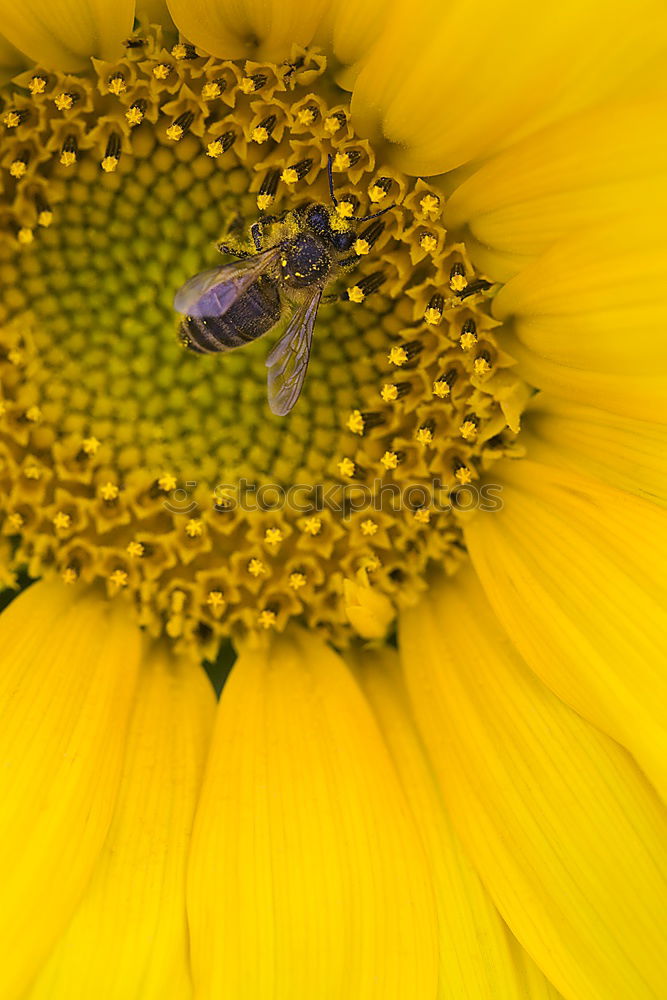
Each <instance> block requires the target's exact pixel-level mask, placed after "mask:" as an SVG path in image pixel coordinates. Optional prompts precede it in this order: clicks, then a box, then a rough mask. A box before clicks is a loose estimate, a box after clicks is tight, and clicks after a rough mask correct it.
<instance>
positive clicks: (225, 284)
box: [174, 156, 394, 417]
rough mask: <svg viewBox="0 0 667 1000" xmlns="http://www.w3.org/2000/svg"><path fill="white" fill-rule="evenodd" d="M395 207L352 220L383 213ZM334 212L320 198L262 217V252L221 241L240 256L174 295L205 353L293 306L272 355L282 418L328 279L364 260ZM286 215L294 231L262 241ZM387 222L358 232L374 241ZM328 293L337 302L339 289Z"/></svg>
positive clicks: (271, 379)
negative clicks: (268, 242)
mask: <svg viewBox="0 0 667 1000" xmlns="http://www.w3.org/2000/svg"><path fill="white" fill-rule="evenodd" d="M327 173H328V178H329V192H330V194H331V200H332V203H333V206H334V208H335V206H336V205H337V204H338V201H337V199H336V196H335V193H334V185H333V174H332V157H331V156H329V161H328V168H327ZM393 207H394V206H393V205H388V206H387V208H384V209H382V210H381V211H380V212H375V213H373V214H372V215H366V216H364V217H363V218H356V217H354V216H353V217H351V218H350V219H349V220H347V221H349V222H352V223H354V222H357V223H358V222H367V221H369V220H371V219H377V218H378V217H379V216H381V215H384V214H385V212H388V211H389V210H390V209H391V208H393ZM332 216H333V212H332V210H331V209H330V208H328V207H327V206H326V205H323V204H321V203H318V202H311V203H309V204H306V205H302V206H299V207H298V208H297V209H295V210H294V211H292V212H289V213H285V215H284V216H280V217H276V216H263V217H262V218H261V219H260V220H259V221H257V222H255V223H254V224H253V225H252V227H251V229H250V234H251V236H252V239H253V242H254V244H255V250H256V252H255V253H250V252H248V251H246V250H239V249H234V248H232V247H230V246H228V245H226V244H219V245H218V249H219V250H220V251H221V252H222V253H229V254H233V255H235V256H236V257H238V258H240V259H239V260H236V261H233V262H232V263H230V264H225V265H223V266H222V267H215V268H212V269H210V270H208V271H202V272H201V273H199V274H196V275H195V276H194V277H193V278H190V280H189V281H186V283H185V284H184V285H183V286H182V288H180V289H179V291H178V292H177V293H176V296H175V298H174V309H175V310H176V312H179V313H182V314H183V315H184V317H185V318H184V319H183V321H182V323H181V326H180V336H181V340H182V341H183V343H184V344H185V345H186V347H188V348H189V349H190V350H191V351H195V352H197V353H199V354H213V353H216V352H222V351H232V350H235V349H236V348H238V347H243V346H245V345H246V344H249V343H251V342H252V341H254V340H257V339H258V338H259V337H263V336H264V335H265V334H267V333H269V331H270V330H272V329H273V328H274V327H275V326H276V325H277V324H278V322H279V321H280V320H281V318H282V316H283V314H284V312H285V308H286V307H287V308H288V309H289V310H290V312H291V317H290V320H289V323H288V325H287V328H286V330H285V332H284V333H283V335H282V336H281V337H280V339H279V340H278V342H277V343H276V345H275V346H274V347H273V349H272V350H271V351H270V352H269V354H268V357H267V358H266V366H267V368H268V375H267V384H268V399H269V406H270V408H271V410H272V412H273V413H275V414H276V415H277V416H280V417H282V416H285V415H286V414H287V413H289V412H290V410H291V409H292V407H293V406H294V404H295V403H296V401H297V400H298V398H299V395H300V393H301V389H302V386H303V382H304V379H305V377H306V370H307V368H308V361H309V358H310V349H311V345H312V341H313V331H314V329H315V320H316V319H317V311H318V308H319V305H320V302H321V301H322V298H323V291H324V288H325V285H326V284H327V283H328V282H330V281H331V280H333V279H334V278H336V277H338V275H339V274H340V273H341V272H342V271H343V270H344V269H345V268H349V267H354V265H355V264H356V263H357V262H358V261H359V260H360V257H359V255H358V254H356V253H354V252H352V253H350V251H351V250H352V248H353V246H354V243H355V241H356V239H357V232H356V230H355V229H353V228H349V229H345V230H343V231H339V230H338V229H334V228H333V227H332V224H331V220H332ZM285 219H287V220H288V225H287V226H285V230H286V231H287V232H288V233H289V235H288V236H287V237H286V238H284V239H281V240H279V242H277V243H276V244H274V245H273V246H270V247H266V248H265V247H263V246H262V227H263V226H264V225H272V224H274V223H279V222H283V221H285ZM383 228H384V224H383V223H374V224H373V226H371V227H369V228H368V230H367V231H366V232H364V233H361V234H359V235H360V236H361V237H363V238H365V239H366V241H367V242H368V243H369V244H370V245H372V244H373V242H374V241H375V240H376V239H377V238H378V236H379V235H380V233H381V232H382V229H383ZM340 255H344V256H342V257H341V256H340ZM326 298H327V299H328V300H329V301H331V300H333V299H335V298H337V296H335V295H334V296H327V297H326Z"/></svg>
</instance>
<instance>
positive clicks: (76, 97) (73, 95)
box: [54, 90, 81, 104]
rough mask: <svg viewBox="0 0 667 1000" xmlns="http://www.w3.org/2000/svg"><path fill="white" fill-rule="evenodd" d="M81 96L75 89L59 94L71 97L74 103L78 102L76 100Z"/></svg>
mask: <svg viewBox="0 0 667 1000" xmlns="http://www.w3.org/2000/svg"><path fill="white" fill-rule="evenodd" d="M80 96H81V95H80V94H77V93H76V91H73V90H66V91H65V92H64V93H63V94H58V97H69V99H70V101H71V102H72V104H76V102H77V101H78V100H79V99H80ZM55 100H56V98H55V97H54V101H55Z"/></svg>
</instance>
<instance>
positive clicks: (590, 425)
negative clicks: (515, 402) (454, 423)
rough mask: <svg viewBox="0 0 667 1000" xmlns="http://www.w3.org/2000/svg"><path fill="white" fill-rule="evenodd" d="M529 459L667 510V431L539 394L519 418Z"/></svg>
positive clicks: (659, 426) (642, 422)
mask: <svg viewBox="0 0 667 1000" xmlns="http://www.w3.org/2000/svg"><path fill="white" fill-rule="evenodd" d="M521 440H522V441H523V442H524V443H525V445H526V447H527V449H528V454H529V455H530V458H531V459H533V460H535V461H537V462H540V463H543V464H546V465H550V466H555V467H557V468H560V469H565V470H569V471H572V472H575V473H578V474H580V475H585V476H590V477H592V478H594V479H600V480H601V481H602V482H604V483H608V484H609V485H610V486H615V487H617V488H618V489H621V490H625V491H626V492H628V493H635V494H636V495H637V496H639V497H642V498H643V499H644V500H650V501H651V502H652V503H657V504H660V506H662V507H664V506H667V464H666V461H665V458H666V456H667V426H665V424H657V423H651V422H648V421H645V420H633V419H632V418H631V417H623V416H619V415H618V414H615V413H605V412H604V410H598V409H596V408H595V407H592V406H586V405H584V404H577V403H570V402H568V401H567V400H563V399H559V398H558V397H557V396H550V395H549V394H547V393H544V392H542V393H539V394H538V395H537V396H536V397H535V399H534V402H533V403H532V405H531V406H530V407H529V409H528V410H527V411H526V413H524V415H523V418H522V436H521Z"/></svg>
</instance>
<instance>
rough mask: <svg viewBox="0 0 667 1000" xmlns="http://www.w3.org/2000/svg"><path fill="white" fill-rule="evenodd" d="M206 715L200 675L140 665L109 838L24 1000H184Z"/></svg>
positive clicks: (210, 701) (179, 667) (208, 693)
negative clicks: (189, 875)
mask: <svg viewBox="0 0 667 1000" xmlns="http://www.w3.org/2000/svg"><path fill="white" fill-rule="evenodd" d="M214 710H215V696H214V693H213V689H212V687H211V685H210V683H209V682H208V680H207V679H206V676H205V674H204V673H203V671H202V670H201V668H200V667H199V666H195V665H192V664H188V663H174V662H173V661H172V660H171V659H170V658H169V657H168V656H167V655H165V653H164V652H161V651H156V652H155V653H154V654H153V655H152V656H150V657H149V658H146V660H145V662H144V664H143V667H142V672H141V675H140V682H139V687H138V690H137V696H136V708H135V710H134V713H133V716H132V720H131V723H130V728H129V732H128V739H127V751H126V758H125V768H124V771H123V775H122V778H121V783H120V789H119V794H118V802H117V805H116V810H115V812H114V817H113V821H112V824H111V828H110V830H109V835H108V837H107V840H106V843H105V845H104V849H103V851H102V854H101V856H100V859H99V861H98V864H97V867H96V869H95V872H94V874H93V878H92V879H91V883H90V886H89V888H88V890H87V892H86V894H85V896H84V898H83V900H82V902H81V905H80V906H79V908H78V910H77V912H76V914H75V916H74V919H73V920H72V922H71V924H70V925H69V927H68V928H67V931H66V932H65V934H64V936H63V938H62V939H61V940H60V941H59V942H58V944H57V945H56V948H55V950H54V952H53V954H52V955H51V957H50V959H49V960H48V961H47V963H46V966H45V968H44V970H43V971H42V973H41V974H40V976H39V978H38V980H37V982H36V983H35V985H34V987H33V989H32V990H31V991H30V993H29V995H28V996H29V1000H53V998H54V997H63V998H64V997H68V998H69V997H102V996H103V997H104V1000H129V998H137V1000H139V998H140V1000H165V998H174V1000H187V998H188V997H189V996H191V989H192V988H191V982H190V970H189V953H188V935H187V926H186V913H185V862H186V856H187V849H188V846H189V842H190V834H191V830H192V819H193V815H194V809H195V802H196V797H197V794H198V791H199V786H200V782H201V775H202V771H203V766H204V758H205V753H206V747H207V743H208V735H209V731H210V726H211V723H212V720H213V713H214ZM102 984H103V985H102Z"/></svg>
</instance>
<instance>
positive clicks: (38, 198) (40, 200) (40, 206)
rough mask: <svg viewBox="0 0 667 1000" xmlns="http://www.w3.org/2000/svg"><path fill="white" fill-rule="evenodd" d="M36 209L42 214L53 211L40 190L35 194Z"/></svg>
mask: <svg viewBox="0 0 667 1000" xmlns="http://www.w3.org/2000/svg"><path fill="white" fill-rule="evenodd" d="M35 209H36V210H37V214H38V215H41V214H42V212H50V211H51V206H50V205H49V203H48V201H47V200H46V198H44V196H43V195H41V194H40V193H39V192H38V193H37V194H36V195H35Z"/></svg>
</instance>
